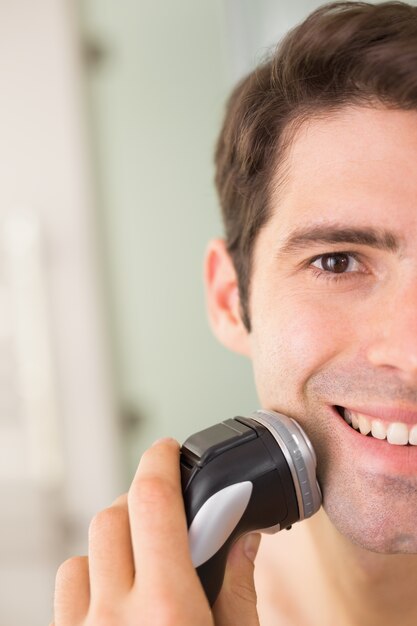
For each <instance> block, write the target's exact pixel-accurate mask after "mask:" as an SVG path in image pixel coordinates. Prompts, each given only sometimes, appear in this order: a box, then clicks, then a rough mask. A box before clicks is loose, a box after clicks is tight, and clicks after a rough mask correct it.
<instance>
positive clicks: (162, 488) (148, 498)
mask: <svg viewBox="0 0 417 626" xmlns="http://www.w3.org/2000/svg"><path fill="white" fill-rule="evenodd" d="M175 493H176V492H175V488H174V486H173V485H172V484H171V483H170V482H169V481H168V480H166V479H165V478H163V477H161V476H155V475H152V476H143V477H138V478H136V480H135V481H134V482H133V483H132V486H131V488H130V490H129V494H128V502H129V506H130V505H134V506H135V507H140V508H142V507H149V506H155V505H159V504H161V503H164V504H166V503H167V502H168V503H169V502H170V501H171V500H172V499H173V498H174V497H175Z"/></svg>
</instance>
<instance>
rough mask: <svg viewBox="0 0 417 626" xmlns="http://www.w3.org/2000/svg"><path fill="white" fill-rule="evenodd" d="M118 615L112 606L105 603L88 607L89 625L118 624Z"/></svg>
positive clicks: (112, 625)
mask: <svg viewBox="0 0 417 626" xmlns="http://www.w3.org/2000/svg"><path fill="white" fill-rule="evenodd" d="M120 622H121V620H120V615H119V614H118V612H116V611H115V609H114V607H113V606H110V605H108V604H107V605H106V604H99V605H92V606H91V608H90V615H89V622H88V624H90V623H91V625H96V624H97V625H99V626H120Z"/></svg>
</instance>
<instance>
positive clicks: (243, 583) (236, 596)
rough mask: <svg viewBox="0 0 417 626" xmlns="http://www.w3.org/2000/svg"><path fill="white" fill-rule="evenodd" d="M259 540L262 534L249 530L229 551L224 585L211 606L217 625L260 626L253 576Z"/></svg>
mask: <svg viewBox="0 0 417 626" xmlns="http://www.w3.org/2000/svg"><path fill="white" fill-rule="evenodd" d="M260 541H261V535H260V533H250V534H248V535H245V536H243V537H241V538H240V539H239V540H238V541H237V542H236V543H235V544H234V546H233V547H232V549H231V550H230V553H229V558H228V560H227V565H226V571H225V575H224V582H223V586H222V589H221V591H220V594H219V596H218V598H217V600H216V602H215V604H214V606H213V609H212V611H213V617H214V622H215V624H216V626H236V624H239V626H259V618H258V613H257V610H256V591H255V583H254V579H253V575H254V569H255V566H254V560H255V557H256V554H257V551H258V548H259V544H260Z"/></svg>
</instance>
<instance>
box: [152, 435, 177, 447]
mask: <svg viewBox="0 0 417 626" xmlns="http://www.w3.org/2000/svg"><path fill="white" fill-rule="evenodd" d="M160 443H168V444H170V445H176V446H178V441H176V440H175V439H173V438H172V437H162V438H161V439H157V440H156V441H154V442H153V444H152V446H151V447H153V446H159V444H160Z"/></svg>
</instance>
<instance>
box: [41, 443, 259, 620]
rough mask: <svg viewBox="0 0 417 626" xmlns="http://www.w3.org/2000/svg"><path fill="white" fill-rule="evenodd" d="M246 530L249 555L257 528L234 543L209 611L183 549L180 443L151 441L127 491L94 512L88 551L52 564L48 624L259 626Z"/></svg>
mask: <svg viewBox="0 0 417 626" xmlns="http://www.w3.org/2000/svg"><path fill="white" fill-rule="evenodd" d="M249 537H250V539H251V540H252V542H253V544H254V545H253V546H252V556H253V558H254V556H255V554H256V548H257V546H258V545H259V540H260V535H259V534H258V535H248V536H247V537H243V538H241V539H240V540H239V541H238V542H236V544H235V545H234V546H233V548H232V550H231V551H230V554H229V559H228V563H227V567H226V573H225V580H224V584H223V587H222V590H221V592H220V595H219V597H218V599H217V601H216V603H215V605H214V607H213V610H212V611H211V610H210V607H209V604H208V602H207V599H206V596H205V594H204V591H203V588H202V586H201V583H200V580H199V578H198V576H197V573H196V571H195V569H194V567H193V565H192V562H191V558H190V553H189V548H188V533H187V522H186V517H185V512H184V505H183V500H182V494H181V480H180V467H179V445H178V443H177V442H176V441H174V440H170V439H168V440H162V441H159V442H156V443H155V444H154V445H153V446H152V447H151V448H149V449H148V450H147V451H146V452H145V453H144V455H143V456H142V458H141V460H140V463H139V467H138V469H137V472H136V475H135V478H134V479H133V482H132V485H131V487H130V489H129V492H128V493H127V494H125V495H123V496H120V497H119V498H118V499H117V500H115V502H113V504H112V506H110V507H109V508H107V509H104V510H103V511H101V512H100V513H98V514H97V515H96V516H95V517H94V518H93V520H92V522H91V525H90V529H89V551H88V557H74V558H71V559H69V560H68V561H65V562H64V563H63V564H62V565H61V567H60V568H59V570H58V573H57V577H56V587H55V607H54V608H55V616H54V623H53V624H52V625H51V626H236V624H239V626H259V620H258V616H257V612H256V593H255V588H254V583H253V563H252V560H250V558H248V556H247V554H246V553H245V550H244V545H245V540H246V539H248V538H249Z"/></svg>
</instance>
